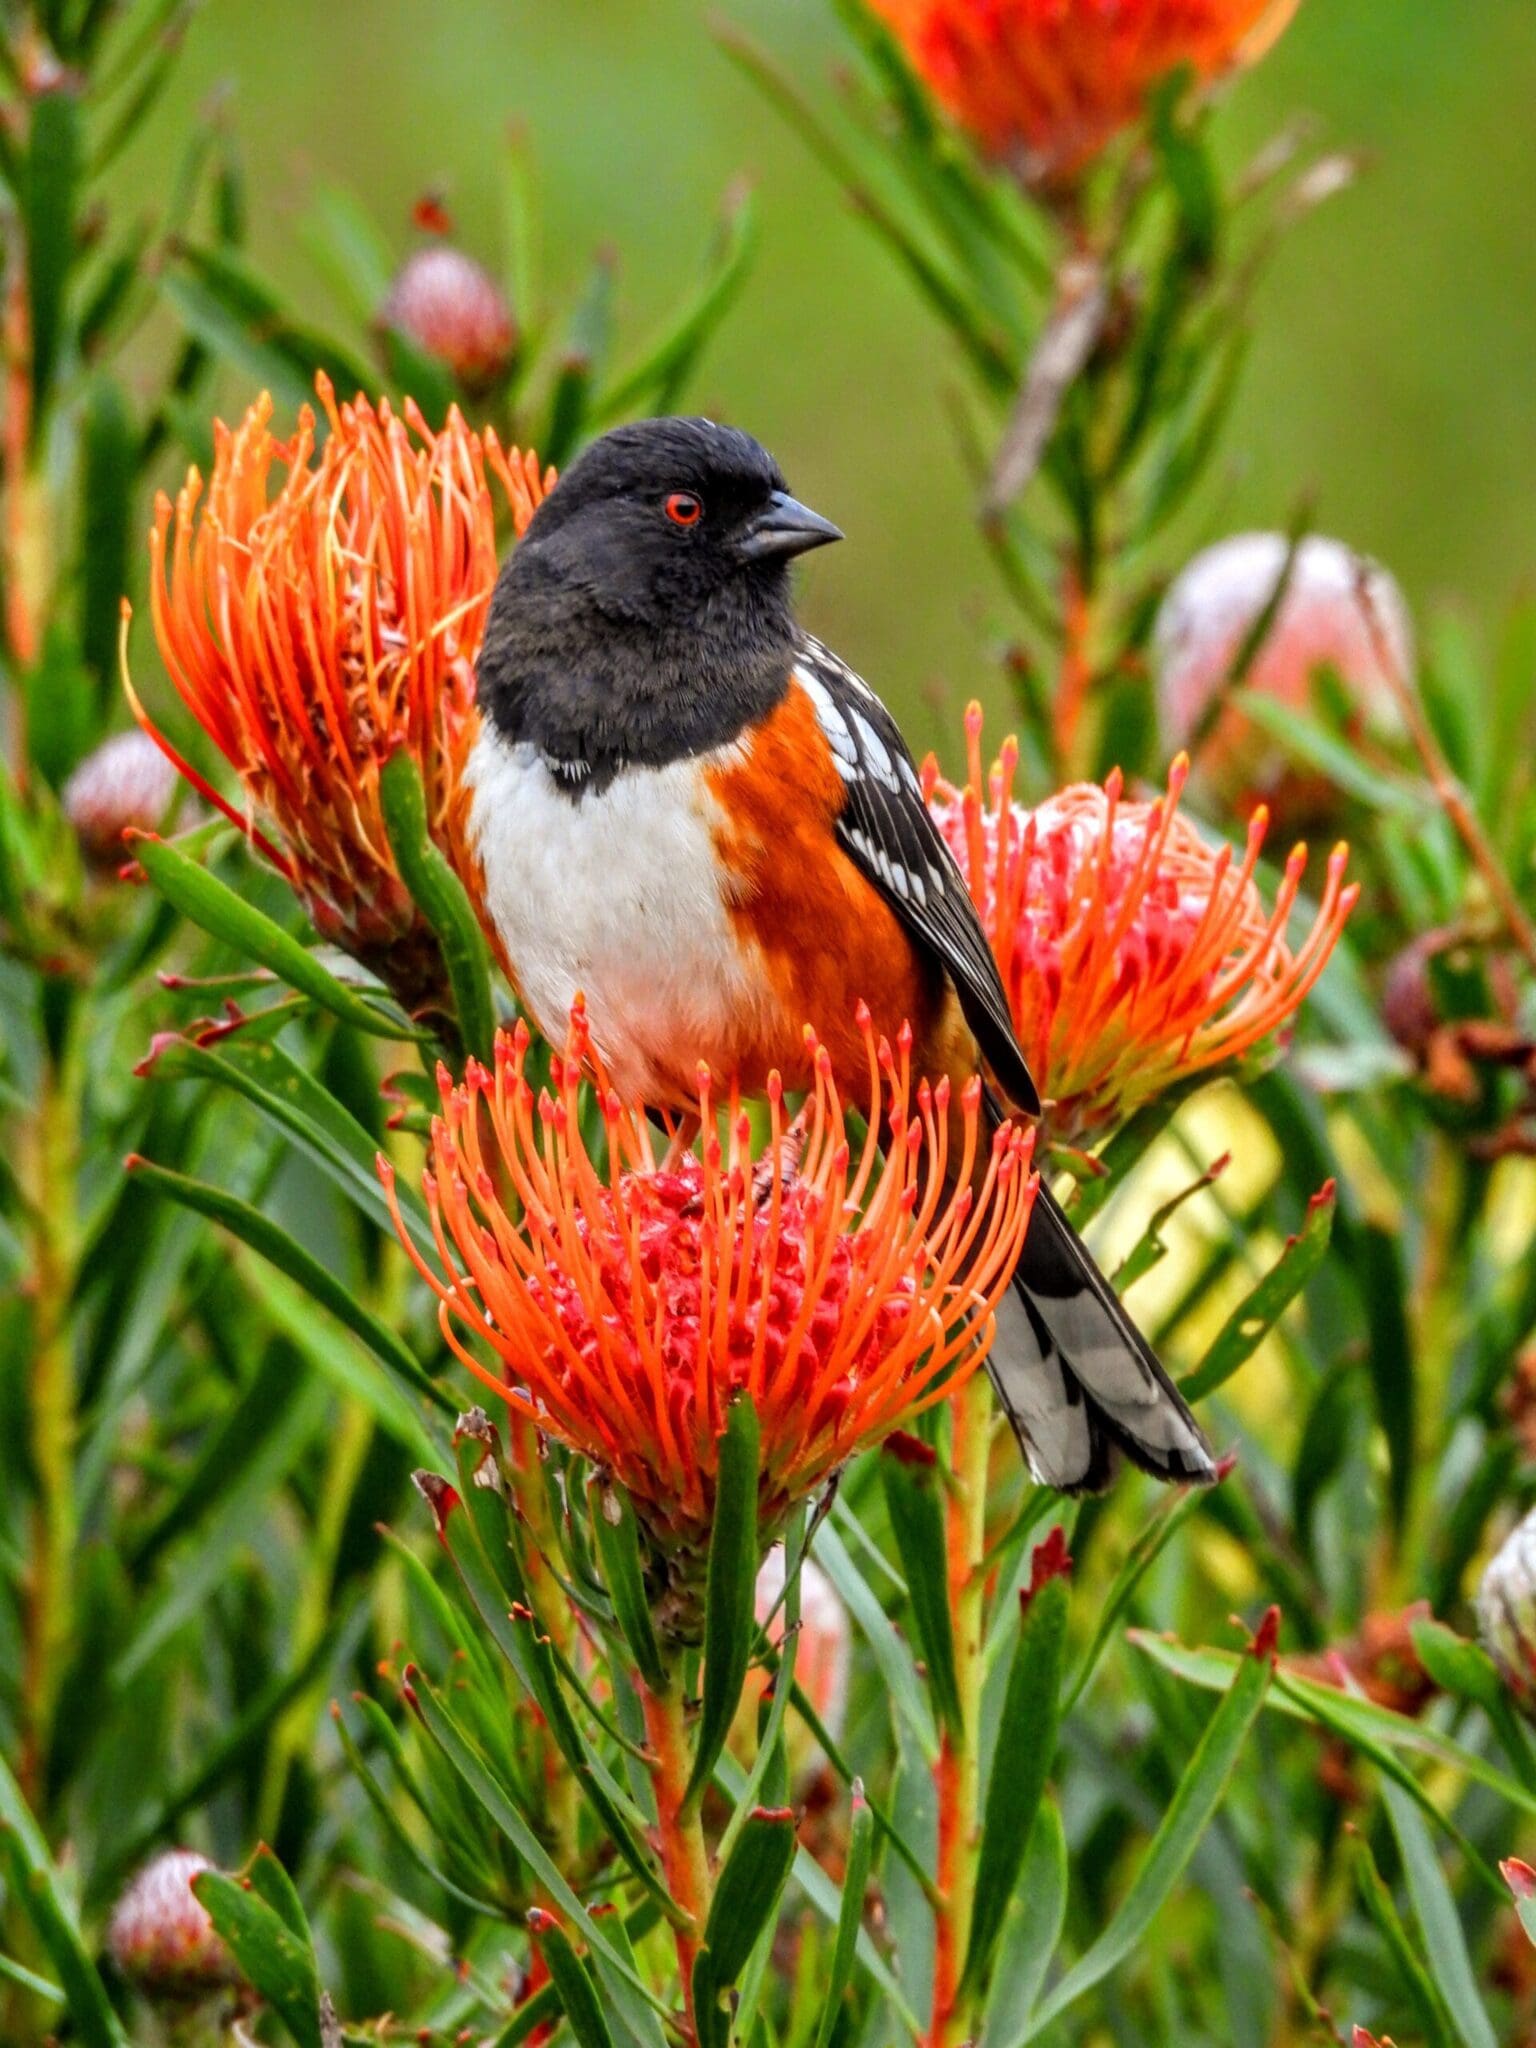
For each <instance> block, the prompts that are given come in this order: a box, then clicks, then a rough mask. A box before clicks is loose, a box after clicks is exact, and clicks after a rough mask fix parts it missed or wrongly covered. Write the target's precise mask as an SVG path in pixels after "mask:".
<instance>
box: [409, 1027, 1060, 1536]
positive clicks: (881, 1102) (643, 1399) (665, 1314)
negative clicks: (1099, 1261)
mask: <svg viewBox="0 0 1536 2048" xmlns="http://www.w3.org/2000/svg"><path fill="white" fill-rule="evenodd" d="M865 1036H866V1041H867V1043H868V1044H869V1063H870V1072H869V1089H868V1094H867V1096H865V1098H864V1101H863V1103H862V1105H861V1107H863V1108H864V1110H865V1113H866V1114H867V1117H868V1128H867V1131H866V1134H865V1136H864V1137H863V1139H862V1140H861V1141H860V1143H859V1144H858V1146H857V1148H855V1147H854V1146H853V1145H852V1144H851V1143H850V1139H849V1135H848V1131H847V1128H846V1125H845V1121H844V1112H843V1107H842V1103H841V1101H840V1099H839V1096H838V1092H837V1089H836V1086H835V1085H834V1082H833V1078H832V1071H831V1064H830V1061H829V1059H828V1057H827V1053H826V1049H825V1048H824V1047H819V1048H815V1049H814V1071H815V1084H814V1088H813V1090H812V1093H811V1096H810V1099H809V1102H808V1103H807V1105H806V1109H805V1112H804V1113H803V1115H802V1117H801V1118H800V1119H799V1120H797V1122H796V1123H795V1124H794V1125H793V1126H792V1127H791V1128H790V1129H789V1130H788V1131H786V1129H785V1127H784V1115H783V1098H782V1091H781V1090H780V1089H779V1087H778V1085H777V1081H776V1079H775V1080H774V1081H773V1082H772V1083H771V1084H770V1088H769V1096H768V1114H769V1119H770V1124H771V1135H770V1142H769V1144H768V1146H767V1148H766V1150H765V1151H764V1152H763V1153H762V1155H761V1157H760V1158H759V1159H757V1160H756V1161H754V1159H753V1158H752V1155H751V1151H750V1137H751V1124H750V1120H749V1118H748V1117H747V1116H746V1114H745V1112H744V1110H743V1107H742V1102H741V1098H740V1096H739V1094H738V1093H737V1092H736V1091H735V1090H734V1089H733V1090H732V1092H731V1094H730V1096H729V1098H728V1099H727V1100H725V1101H722V1102H717V1101H716V1098H715V1096H714V1093H713V1089H712V1084H711V1081H710V1077H709V1075H708V1072H707V1071H706V1070H704V1069H701V1070H700V1074H699V1082H698V1086H699V1098H698V1100H699V1114H700V1118H701V1123H702V1128H703V1130H704V1131H705V1133H706V1138H705V1142H704V1145H703V1148H702V1149H703V1156H702V1159H696V1158H694V1157H693V1156H692V1155H691V1154H685V1155H683V1156H682V1157H681V1158H676V1157H672V1156H670V1155H669V1157H668V1158H664V1159H660V1160H658V1158H657V1156H656V1135H655V1133H654V1132H653V1130H652V1129H651V1126H650V1125H649V1124H648V1122H647V1121H646V1118H645V1116H644V1115H643V1114H642V1113H641V1112H639V1111H637V1110H635V1111H631V1110H627V1109H625V1108H623V1107H622V1106H621V1105H620V1103H619V1101H618V1099H617V1098H616V1096H615V1095H614V1094H613V1093H612V1091H611V1090H610V1089H608V1088H607V1087H606V1085H605V1083H604V1082H603V1080H602V1077H601V1076H599V1081H598V1101H599V1104H600V1108H601V1115H602V1121H603V1125H604V1130H605V1135H606V1151H607V1162H608V1163H607V1166H606V1169H605V1170H602V1171H600V1170H599V1168H598V1166H597V1165H596V1164H595V1163H594V1161H593V1158H592V1156H591V1153H590V1152H589V1150H588V1147H587V1143H586V1140H585V1138H584V1136H583V1132H582V1125H581V1114H580V1111H581V1104H580V1099H579V1096H578V1083H579V1077H580V1072H581V1067H582V1063H583V1061H584V1060H585V1061H588V1062H590V1059H591V1051H590V1043H589V1040H588V1038H587V1035H586V1023H585V1018H584V1016H583V1014H582V1013H581V1011H580V1010H579V1009H578V1011H577V1012H576V1014H575V1016H574V1017H573V1019H572V1031H571V1037H570V1039H569V1041H568V1042H567V1047H566V1052H565V1056H564V1058H561V1057H559V1056H558V1055H557V1056H556V1058H555V1061H554V1066H553V1080H552V1087H553V1089H554V1091H555V1092H554V1093H553V1094H552V1095H551V1094H549V1093H541V1094H540V1095H539V1096H538V1097H537V1099H536V1098H535V1095H534V1091H533V1088H532V1086H531V1084H530V1083H529V1081H528V1079H527V1077H526V1072H525V1068H526V1062H527V1057H528V1047H529V1036H528V1032H527V1029H526V1027H525V1026H522V1025H519V1026H518V1028H517V1030H516V1032H514V1033H510V1034H509V1033H506V1032H503V1033H502V1034H501V1035H500V1036H499V1037H498V1040H497V1047H496V1060H495V1070H494V1072H488V1071H487V1070H486V1069H485V1068H483V1067H481V1066H479V1065H478V1064H475V1063H471V1065H470V1066H469V1068H468V1070H467V1072H466V1075H465V1078H464V1081H463V1083H462V1084H461V1085H459V1086H454V1085H453V1084H452V1083H451V1081H450V1080H449V1078H448V1076H447V1075H446V1074H440V1086H441V1090H442V1105H443V1106H442V1114H441V1116H440V1117H438V1118H436V1119H435V1120H434V1123H433V1129H432V1145H431V1153H432V1163H431V1170H430V1172H429V1173H428V1174H427V1176H426V1180H425V1188H426V1195H427V1202H428V1206H429V1208H430V1210H431V1213H432V1222H433V1229H434V1232H435V1235H436V1239H437V1251H438V1258H439V1260H440V1264H441V1270H437V1269H434V1268H432V1267H430V1266H428V1265H427V1264H426V1263H425V1262H423V1261H422V1260H421V1259H420V1258H419V1257H417V1265H418V1268H419V1270H420V1271H421V1273H422V1275H423V1277H424V1278H425V1279H426V1281H427V1283H428V1285H429V1286H430V1287H431V1288H432V1289H433V1291H434V1293H435V1294H436V1295H437V1297H438V1301H439V1305H440V1306H439V1314H440V1320H441V1323H442V1327H443V1331H444V1334H445V1335H446V1337H447V1338H448V1341H449V1343H450V1344H451V1345H452V1346H453V1348H454V1350H455V1351H456V1352H457V1353H458V1355H459V1356H460V1358H462V1359H463V1361H464V1363H465V1364H466V1365H467V1366H468V1367H469V1368H470V1370H471V1371H472V1372H474V1373H475V1374H476V1375H477V1376H478V1377H479V1378H480V1379H481V1380H482V1381H484V1382H485V1384H486V1385H487V1386H489V1387H491V1388H492V1389H494V1391H495V1392H496V1393H498V1394H499V1395H500V1396H501V1397H502V1399H503V1400H505V1401H506V1403H507V1404H508V1406H509V1407H511V1408H513V1409H516V1410H518V1411H520V1412H521V1413H523V1414H525V1415H528V1416H531V1417H532V1419H533V1420H534V1421H535V1422H536V1423H537V1424H538V1425H539V1427H540V1428H542V1429H544V1430H547V1431H548V1432H549V1433H550V1434H551V1435H552V1436H555V1437H558V1438H560V1439H561V1440H562V1441H563V1442H564V1443H566V1444H568V1445H569V1446H570V1447H571V1449H573V1450H575V1451H578V1452H580V1453H581V1454H582V1455H583V1456H584V1457H587V1458H589V1459H591V1460H592V1461H593V1462H594V1463H595V1464H596V1465H598V1466H600V1467H602V1468H603V1469H604V1470H605V1471H607V1472H609V1473H611V1474H612V1475H613V1477H614V1478H615V1479H616V1480H618V1481H619V1482H620V1483H621V1484H622V1485H624V1486H625V1487H626V1488H627V1489H628V1490H629V1492H630V1493H631V1494H632V1495H633V1497H634V1499H635V1501H636V1504H637V1506H638V1507H639V1508H640V1510H641V1513H642V1515H643V1517H644V1520H645V1522H646V1525H647V1527H648V1528H649V1529H650V1530H651V1531H652V1534H653V1536H654V1537H655V1538H656V1539H657V1542H658V1545H659V1547H660V1548H661V1549H662V1550H663V1551H665V1552H667V1553H668V1554H676V1553H681V1554H682V1555H683V1556H685V1557H686V1556H688V1555H694V1556H697V1555H699V1554H701V1553H702V1549H703V1546H704V1544H705V1543H706V1541H707V1537H708V1533H709V1529H710V1525H711V1518H712V1515H713V1510H714V1494H715V1480H716V1472H717V1460H718V1439H719V1437H720V1434H721V1432H722V1431H723V1429H724V1427H725V1421H726V1411H727V1409H728V1408H729V1406H730V1404H731V1402H732V1400H733V1399H734V1398H735V1397H736V1396H737V1395H738V1394H746V1395H749V1396H750V1397H751V1399H752V1401H753V1403H754V1405H755V1407H756V1410H757V1415H758V1421H759V1426H760V1430H761V1457H762V1464H761V1479H760V1498H759V1513H760V1517H761V1526H762V1528H763V1531H764V1535H765V1537H766V1536H767V1535H769V1534H771V1533H772V1531H773V1530H774V1528H775V1527H776V1526H777V1524H778V1523H779V1522H780V1521H781V1520H782V1518H783V1516H784V1515H785V1513H786V1512H787V1511H788V1509H789V1508H790V1506H791V1505H792V1504H793V1503H794V1502H795V1501H797V1500H801V1499H804V1498H806V1497H807V1496H808V1495H810V1494H812V1493H813V1492H815V1491H816V1489H817V1488H818V1487H820V1486H821V1485H822V1484H823V1482H824V1481H825V1480H827V1479H828V1478H829V1477H830V1476H831V1475H832V1473H834V1472H835V1471H836V1470H837V1469H838V1467H839V1466H841V1465H842V1464H843V1463H844V1462H845V1461H846V1460H847V1459H848V1458H851V1457H852V1456H853V1454H854V1453H855V1452H856V1451H858V1450H861V1449H862V1448H863V1447H864V1446H865V1445H866V1444H868V1443H870V1442H872V1441H874V1440H875V1439H876V1438H878V1437H880V1436H882V1435H883V1434H885V1433H886V1432H887V1431H888V1430H890V1429H891V1428H893V1427H894V1426H895V1424H896V1423H897V1422H899V1421H900V1420H901V1419H902V1418H903V1417H904V1416H908V1415H911V1414H912V1413H913V1412H914V1411H915V1410H917V1409H922V1408H925V1407H928V1406H929V1405H931V1404H932V1403H933V1402H935V1401H937V1400H939V1399H940V1398H941V1397H942V1395H943V1394H944V1393H945V1392H947V1391H948V1390H949V1389H950V1388H952V1387H953V1386H954V1385H955V1384H956V1383H957V1381H959V1380H963V1379H964V1378H965V1377H966V1376H968V1375H969V1374H970V1373H971V1372H972V1371H974V1370H975V1368H976V1366H977V1365H978V1364H979V1363H980V1362H981V1360H982V1358H983V1356H984V1354H985V1352H986V1350H987V1347H988V1345H989V1343H990V1341H991V1337H992V1311H993V1309H994V1308H995V1306H996V1303H997V1300H998V1298H999V1296H1000V1295H1001V1293H1002V1292H1003V1290H1004V1288H1005V1287H1006V1286H1007V1284H1008V1278H1009V1275H1010V1274H1011V1273H1012V1271H1013V1267H1014V1264H1015V1263H1016V1261H1017V1259H1018V1256H1019V1252H1020V1250H1021V1249H1022V1247H1023V1243H1024V1233H1025V1230H1026V1228H1027V1227H1028V1223H1029V1212H1030V1207H1031V1204H1032V1202H1033V1199H1034V1186H1035V1183H1034V1180H1033V1177H1032V1176H1031V1174H1030V1172H1029V1154H1030V1147H1031V1141H1030V1137H1029V1135H1028V1134H1026V1133H1023V1132H1021V1131H1019V1130H1017V1129H1013V1128H1005V1129H1004V1130H1002V1131H999V1132H998V1133H997V1134H996V1136H995V1137H994V1138H993V1140H992V1141H991V1151H990V1155H989V1156H988V1157H986V1158H985V1160H984V1161H981V1160H979V1159H978V1157H977V1147H978V1145H980V1144H983V1143H984V1142H985V1141H984V1140H983V1139H981V1137H980V1135H979V1133H980V1130H981V1124H980V1117H981V1092H980V1085H979V1083H977V1084H974V1085H973V1086H972V1087H970V1088H968V1090H967V1093H966V1098H965V1102H964V1105H963V1108H964V1119H963V1120H964V1131H965V1140H964V1143H965V1157H964V1158H963V1159H959V1160H953V1159H949V1158H947V1151H948V1136H947V1132H948V1115H947V1111H948V1084H947V1083H943V1082H941V1083H940V1084H939V1086H938V1087H936V1088H934V1089H931V1090H930V1088H929V1087H928V1085H927V1084H926V1083H923V1084H920V1085H918V1086H917V1087H916V1088H915V1089H914V1085H913V1082H912V1077H911V1072H910V1034H908V1033H904V1034H903V1042H902V1044H901V1045H900V1046H899V1048H898V1049H897V1050H896V1051H895V1052H892V1050H891V1049H890V1048H889V1047H888V1046H886V1045H882V1046H881V1047H879V1048H878V1050H877V1048H876V1047H875V1045H874V1043H873V1040H872V1037H871V1034H870V1032H869V1027H868V1023H867V1021H866V1024H865ZM722 1111H723V1117H721V1116H720V1114H719V1113H720V1112H722ZM722 1125H723V1129H724V1132H725V1137H724V1141H723V1142H722V1139H721V1137H720V1135H719V1134H718V1133H719V1130H720V1129H721V1127H722ZM882 1130H884V1131H885V1132H886V1133H887V1134H888V1136H887V1140H886V1151H887V1154H888V1156H887V1158H886V1160H885V1163H884V1165H883V1167H882V1166H880V1164H879V1153H878V1150H877V1147H878V1144H879V1138H880V1133H881V1131H882ZM973 1167H975V1168H976V1169H977V1170H976V1172H975V1176H974V1178H975V1186H974V1190H973V1187H972V1178H973V1174H972V1169H973ZM950 1168H953V1169H954V1171H953V1172H950V1171H949V1169H950ZM380 1171H381V1173H382V1174H383V1176H384V1179H385V1185H386V1187H387V1188H388V1190H389V1194H390V1201H391V1203H392V1204H393V1203H394V1200H395V1196H394V1182H393V1174H392V1172H391V1170H390V1168H389V1166H388V1165H387V1163H386V1162H384V1161H382V1160H381V1162H380ZM948 1187H954V1188H955V1189H956V1191H955V1192H952V1193H950V1192H946V1191H945V1190H946V1188H948ZM396 1224H397V1227H399V1228H400V1232H401V1237H402V1239H403V1240H404V1242H405V1243H406V1245H407V1248H408V1249H409V1248H410V1238H409V1236H408V1235H407V1233H406V1231H405V1229H404V1227H403V1225H402V1224H401V1222H400V1216H399V1211H398V1209H396ZM412 1256H413V1257H416V1256H417V1255H416V1254H415V1253H414V1252H413V1254H412ZM471 1338H473V1339H477V1340H480V1341H481V1342H482V1343H485V1344H488V1345H489V1347H490V1349H491V1351H492V1352H493V1354H494V1355H495V1360H496V1362H495V1364H494V1365H487V1364H485V1363H483V1362H482V1360H481V1359H480V1358H479V1357H478V1356H477V1355H476V1352H475V1350H474V1349H472V1348H471V1343H470V1340H471Z"/></svg>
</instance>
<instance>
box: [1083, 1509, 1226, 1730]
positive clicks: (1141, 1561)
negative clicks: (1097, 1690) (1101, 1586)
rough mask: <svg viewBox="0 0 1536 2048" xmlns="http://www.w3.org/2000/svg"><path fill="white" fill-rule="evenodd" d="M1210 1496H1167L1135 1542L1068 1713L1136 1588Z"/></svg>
mask: <svg viewBox="0 0 1536 2048" xmlns="http://www.w3.org/2000/svg"><path fill="white" fill-rule="evenodd" d="M1206 1499H1207V1495H1206V1493H1205V1491H1204V1489H1203V1488H1192V1489H1190V1490H1188V1491H1186V1492H1185V1493H1184V1495H1183V1498H1182V1499H1181V1498H1180V1497H1179V1495H1178V1494H1177V1493H1173V1492H1169V1493H1165V1494H1164V1495H1163V1496H1162V1498H1161V1499H1160V1500H1159V1501H1158V1504H1157V1506H1156V1508H1155V1509H1154V1510H1153V1513H1152V1518H1151V1520H1150V1521H1149V1523H1148V1524H1147V1526H1146V1528H1144V1529H1143V1530H1142V1531H1141V1533H1140V1534H1139V1535H1138V1536H1137V1538H1136V1541H1135V1542H1134V1543H1133V1544H1132V1545H1131V1547H1130V1549H1129V1550H1128V1551H1127V1552H1126V1555H1125V1558H1124V1560H1123V1561H1122V1563H1121V1565H1120V1568H1119V1570H1118V1571H1117V1572H1116V1573H1115V1577H1114V1583H1113V1584H1112V1585H1111V1587H1110V1589H1109V1591H1108V1593H1107V1594H1106V1595H1105V1596H1104V1603H1103V1606H1102V1607H1101V1608H1100V1610H1099V1619H1098V1625H1097V1626H1096V1627H1095V1629H1094V1632H1093V1640H1092V1642H1091V1643H1090V1644H1089V1645H1088V1648H1087V1650H1086V1652H1085V1653H1084V1656H1083V1661H1082V1663H1081V1664H1080V1665H1079V1666H1078V1668H1077V1672H1076V1675H1075V1676H1074V1677H1073V1680H1072V1689H1071V1691H1070V1693H1069V1694H1068V1695H1067V1700H1066V1705H1065V1707H1064V1709H1063V1711H1064V1712H1065V1713H1070V1712H1071V1711H1072V1709H1073V1708H1074V1707H1075V1706H1076V1705H1077V1703H1078V1701H1079V1700H1080V1699H1081V1698H1082V1696H1083V1693H1084V1692H1085V1690H1086V1689H1087V1686H1088V1682H1089V1680H1090V1679H1091V1678H1092V1677H1093V1674H1094V1672H1095V1670H1096V1669H1097V1668H1098V1663H1099V1659H1100V1658H1101V1657H1102V1656H1103V1654H1104V1652H1105V1650H1106V1649H1107V1648H1108V1647H1109V1643H1110V1639H1111V1637H1112V1636H1113V1635H1114V1633H1115V1630H1116V1629H1117V1628H1118V1627H1119V1625H1120V1617H1121V1616H1122V1615H1123V1614H1124V1612H1125V1610H1126V1608H1127V1607H1128V1606H1129V1605H1130V1603H1131V1601H1132V1599H1133V1598H1134V1597H1135V1593H1136V1588H1137V1587H1138V1586H1139V1585H1140V1584H1141V1582H1142V1580H1143V1579H1144V1578H1145V1577H1146V1575H1147V1573H1148V1572H1149V1571H1150V1570H1151V1569H1152V1567H1153V1565H1154V1564H1155V1563H1156V1562H1157V1560H1158V1558H1159V1557H1161V1556H1162V1554H1163V1552H1164V1550H1165V1549H1166V1548H1167V1547H1168V1545H1169V1544H1170V1543H1171V1542H1172V1541H1173V1539H1174V1537H1175V1536H1176V1535H1177V1534H1178V1532H1179V1531H1180V1530H1181V1529H1182V1528H1183V1527H1184V1524H1185V1523H1186V1522H1187V1521H1188V1520H1189V1519H1190V1517H1191V1516H1192V1515H1195V1514H1198V1513H1199V1511H1200V1509H1201V1508H1202V1507H1203V1506H1204V1505H1205V1503H1206Z"/></svg>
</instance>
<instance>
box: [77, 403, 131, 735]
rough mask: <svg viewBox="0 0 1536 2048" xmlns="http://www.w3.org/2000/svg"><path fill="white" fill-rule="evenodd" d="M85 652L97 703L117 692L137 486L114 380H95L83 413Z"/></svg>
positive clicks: (124, 410)
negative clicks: (123, 612) (118, 652)
mask: <svg viewBox="0 0 1536 2048" xmlns="http://www.w3.org/2000/svg"><path fill="white" fill-rule="evenodd" d="M80 437H81V443H82V449H81V454H82V461H81V466H80V614H79V619H80V623H79V635H80V651H81V653H82V654H83V655H84V657H85V661H86V665H87V666H88V667H89V668H90V669H91V670H92V671H93V672H94V674H95V677H96V688H97V694H98V700H99V701H104V699H105V696H106V693H107V692H108V691H110V690H113V689H115V687H116V681H117V638H118V630H119V614H120V609H121V606H122V600H123V593H124V591H126V590H127V589H128V586H129V574H130V568H129V563H130V554H129V535H130V533H131V531H132V527H133V515H134V511H135V508H136V503H137V489H138V443H139V437H138V431H137V428H136V427H135V424H134V421H133V419H132V417H131V416H130V414H129V411H128V404H127V401H126V399H125V398H124V396H123V388H122V386H121V385H120V384H119V383H118V381H117V379H116V378H115V377H110V376H106V375H101V376H97V377H93V378H92V380H91V383H90V386H89V388H88V390H87V391H86V395H85V403H84V405H83V407H82V408H81V421H80Z"/></svg>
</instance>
